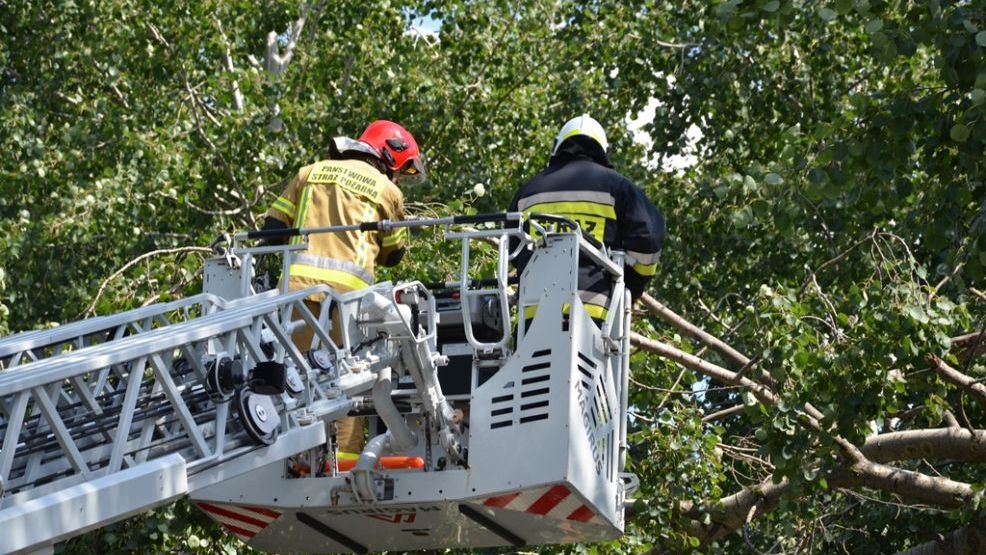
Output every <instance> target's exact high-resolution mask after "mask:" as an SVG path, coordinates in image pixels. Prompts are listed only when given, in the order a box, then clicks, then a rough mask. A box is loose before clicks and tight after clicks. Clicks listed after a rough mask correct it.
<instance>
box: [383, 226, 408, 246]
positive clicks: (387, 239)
mask: <svg viewBox="0 0 986 555" xmlns="http://www.w3.org/2000/svg"><path fill="white" fill-rule="evenodd" d="M406 236H407V228H406V227H399V228H397V229H396V230H394V232H393V233H389V234H387V235H385V236H384V238H383V246H384V247H396V246H397V245H399V244H400V243H401V241H403V240H404V238H405V237H406Z"/></svg>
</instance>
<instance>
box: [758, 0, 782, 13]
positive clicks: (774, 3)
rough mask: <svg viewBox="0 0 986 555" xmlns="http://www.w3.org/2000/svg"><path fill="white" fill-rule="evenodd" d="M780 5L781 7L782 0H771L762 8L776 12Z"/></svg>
mask: <svg viewBox="0 0 986 555" xmlns="http://www.w3.org/2000/svg"><path fill="white" fill-rule="evenodd" d="M780 7H781V3H780V0H771V1H770V2H767V3H766V4H764V5H763V8H761V9H762V10H763V11H765V12H771V13H773V12H776V11H777V9H778V8H780Z"/></svg>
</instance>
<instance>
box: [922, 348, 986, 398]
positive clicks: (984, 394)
mask: <svg viewBox="0 0 986 555" xmlns="http://www.w3.org/2000/svg"><path fill="white" fill-rule="evenodd" d="M928 360H930V361H931V364H932V369H933V370H934V371H935V372H937V373H938V375H939V376H941V377H942V379H944V380H945V381H947V382H950V383H953V384H955V385H957V386H959V387H962V388H964V389H965V390H966V391H968V392H969V393H971V394H972V395H973V396H974V397H975V398H976V399H978V400H979V402H981V403H986V385H983V384H981V383H979V382H977V381H976V380H975V379H973V378H970V377H969V376H967V375H965V374H963V373H962V372H959V371H958V370H956V369H955V368H952V367H951V366H949V365H948V364H947V363H946V362H945V361H944V360H942V359H940V358H938V357H936V356H935V355H931V356H930V357H928Z"/></svg>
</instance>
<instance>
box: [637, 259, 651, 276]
mask: <svg viewBox="0 0 986 555" xmlns="http://www.w3.org/2000/svg"><path fill="white" fill-rule="evenodd" d="M633 271H634V272H637V273H638V274H640V275H642V276H652V275H654V274H656V273H657V263H656V262H655V263H653V264H634V265H633Z"/></svg>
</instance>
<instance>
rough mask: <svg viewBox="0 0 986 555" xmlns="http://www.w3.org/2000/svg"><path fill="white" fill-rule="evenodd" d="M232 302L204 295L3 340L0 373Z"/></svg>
mask: <svg viewBox="0 0 986 555" xmlns="http://www.w3.org/2000/svg"><path fill="white" fill-rule="evenodd" d="M227 304H228V303H226V301H224V300H223V299H221V298H219V297H217V296H215V295H213V294H210V293H200V294H198V295H193V296H191V297H186V298H184V299H179V300H176V301H171V302H167V303H156V304H153V305H150V306H145V307H141V308H135V309H133V310H128V311H126V312H121V313H118V314H111V315H107V316H97V317H95V318H88V319H85V320H79V321H77V322H72V323H70V324H65V325H62V326H58V327H55V328H51V329H44V330H32V331H25V332H21V333H17V334H14V335H10V336H7V337H4V338H0V371H2V370H3V369H10V368H15V367H17V366H20V365H22V364H27V363H30V362H36V361H38V360H42V359H45V358H49V357H51V356H57V355H59V354H61V353H62V352H64V351H65V350H66V349H72V350H76V349H82V348H86V347H89V346H92V345H94V344H98V343H104V342H106V341H111V340H116V339H120V338H121V337H123V336H124V334H127V335H133V334H138V333H143V332H145V331H149V330H147V329H145V328H147V327H149V326H162V325H172V324H174V323H177V322H172V321H171V320H169V319H168V317H167V315H168V314H169V313H175V314H176V315H185V316H186V317H187V319H186V320H184V321H189V320H191V319H193V318H195V317H197V316H196V315H192V314H190V312H191V310H193V309H196V308H197V309H198V310H199V311H201V314H200V315H205V314H208V313H210V312H213V311H214V310H216V309H217V308H224V307H225V306H226V305H227Z"/></svg>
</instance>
